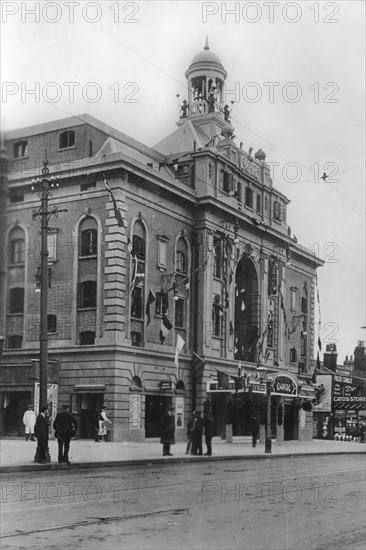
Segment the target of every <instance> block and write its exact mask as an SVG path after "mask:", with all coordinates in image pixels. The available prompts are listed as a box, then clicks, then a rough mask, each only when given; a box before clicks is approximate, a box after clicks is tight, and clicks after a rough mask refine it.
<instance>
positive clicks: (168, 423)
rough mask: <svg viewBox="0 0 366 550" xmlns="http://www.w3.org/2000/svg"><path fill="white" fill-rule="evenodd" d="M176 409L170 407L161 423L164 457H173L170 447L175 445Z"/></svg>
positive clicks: (161, 441)
mask: <svg viewBox="0 0 366 550" xmlns="http://www.w3.org/2000/svg"><path fill="white" fill-rule="evenodd" d="M173 411H174V407H169V408H168V411H167V412H166V413H165V414H164V416H163V417H162V419H161V422H160V443H162V444H163V456H173V455H172V453H171V452H170V445H174V443H175V438H174V433H175V418H174V414H173Z"/></svg>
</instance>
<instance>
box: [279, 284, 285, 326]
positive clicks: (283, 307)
mask: <svg viewBox="0 0 366 550" xmlns="http://www.w3.org/2000/svg"><path fill="white" fill-rule="evenodd" d="M278 293H279V295H280V300H281V310H282V315H283V320H284V322H285V326H286V325H287V316H286V310H285V301H284V299H283V294H282V292H281V289H280V288H279V287H278Z"/></svg>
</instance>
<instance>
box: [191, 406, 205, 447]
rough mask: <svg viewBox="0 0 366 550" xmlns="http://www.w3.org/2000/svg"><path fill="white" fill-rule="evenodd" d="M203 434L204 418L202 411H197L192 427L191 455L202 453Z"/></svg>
mask: <svg viewBox="0 0 366 550" xmlns="http://www.w3.org/2000/svg"><path fill="white" fill-rule="evenodd" d="M202 435H203V419H202V418H201V411H196V414H195V419H194V423H193V428H192V448H191V455H202Z"/></svg>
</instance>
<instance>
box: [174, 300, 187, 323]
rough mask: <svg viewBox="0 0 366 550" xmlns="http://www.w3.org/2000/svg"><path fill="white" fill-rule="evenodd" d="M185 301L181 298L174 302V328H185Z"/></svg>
mask: <svg viewBox="0 0 366 550" xmlns="http://www.w3.org/2000/svg"><path fill="white" fill-rule="evenodd" d="M184 312H185V301H184V300H182V299H181V298H178V300H177V301H176V302H175V326H176V328H185V318H184V317H185V315H184Z"/></svg>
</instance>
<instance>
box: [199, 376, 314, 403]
mask: <svg viewBox="0 0 366 550" xmlns="http://www.w3.org/2000/svg"><path fill="white" fill-rule="evenodd" d="M226 377H227V378H226V383H225V386H224V387H223V386H220V383H219V380H218V378H217V377H212V378H211V380H208V381H207V384H206V391H207V393H218V392H221V393H223V392H226V393H259V394H262V395H266V393H267V382H268V379H267V382H265V381H261V380H260V379H253V380H251V379H250V378H248V377H241V378H240V379H239V382H238V377H234V378H233V377H231V376H230V375H226ZM316 388H317V387H316V386H309V385H306V384H303V383H302V381H300V380H299V379H297V378H296V377H295V376H293V375H291V376H290V375H288V374H284V373H278V374H276V375H275V376H273V378H272V381H271V395H279V396H283V397H300V398H301V399H309V400H312V399H315V398H316V393H315V390H316Z"/></svg>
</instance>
